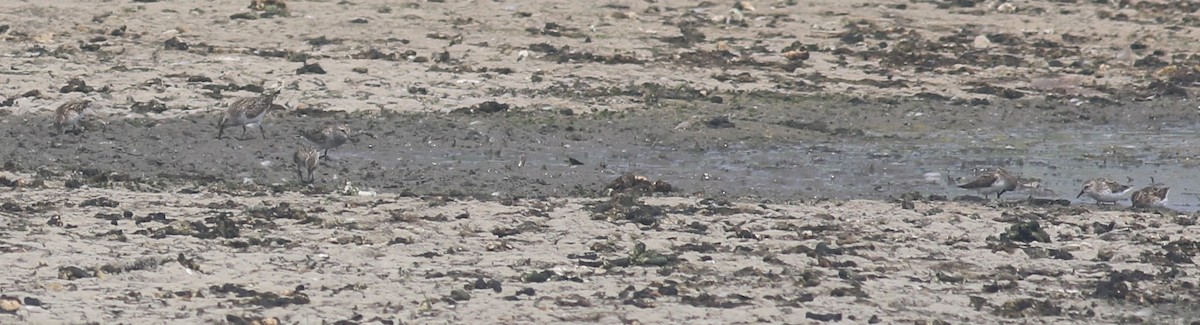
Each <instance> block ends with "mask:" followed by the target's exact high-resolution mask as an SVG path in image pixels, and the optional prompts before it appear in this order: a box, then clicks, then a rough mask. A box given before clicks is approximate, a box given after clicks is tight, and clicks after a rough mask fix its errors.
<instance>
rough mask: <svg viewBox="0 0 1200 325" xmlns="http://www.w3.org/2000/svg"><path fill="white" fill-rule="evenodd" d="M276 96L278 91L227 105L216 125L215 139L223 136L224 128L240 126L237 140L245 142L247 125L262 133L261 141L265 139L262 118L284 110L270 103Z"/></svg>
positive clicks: (282, 107) (281, 106) (241, 99)
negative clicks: (239, 134)
mask: <svg viewBox="0 0 1200 325" xmlns="http://www.w3.org/2000/svg"><path fill="white" fill-rule="evenodd" d="M276 96H279V91H270V92H268V93H264V94H262V95H259V96H255V97H245V98H240V99H238V100H236V101H234V102H233V103H232V104H229V108H228V109H226V110H225V115H223V116H221V122H219V123H217V129H218V131H217V139H220V138H221V136H222V135H224V134H225V128H227V127H231V126H239V125H240V126H242V136H241V137H239V140H245V137H246V126H247V125H255V126H258V131H259V132H261V133H262V137H263V139H266V138H267V131H266V130H264V129H263V126H262V122H263V117H264V116H266V115H267V113H270V112H271V111H282V110H286V108H285V107H284V106H283V105H279V104H275V103H272V102H274V101H275V97H276Z"/></svg>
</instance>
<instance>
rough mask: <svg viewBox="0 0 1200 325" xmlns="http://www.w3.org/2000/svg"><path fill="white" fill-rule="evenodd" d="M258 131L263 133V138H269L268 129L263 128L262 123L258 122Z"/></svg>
mask: <svg viewBox="0 0 1200 325" xmlns="http://www.w3.org/2000/svg"><path fill="white" fill-rule="evenodd" d="M258 132H260V133H262V138H263V139H266V138H267V130H265V129H263V126H262V123H259V124H258Z"/></svg>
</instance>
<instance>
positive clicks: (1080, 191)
mask: <svg viewBox="0 0 1200 325" xmlns="http://www.w3.org/2000/svg"><path fill="white" fill-rule="evenodd" d="M1083 192H1087V189H1082V190H1079V195H1076V196H1075V198H1076V199H1078V198H1079V197H1080V196H1083Z"/></svg>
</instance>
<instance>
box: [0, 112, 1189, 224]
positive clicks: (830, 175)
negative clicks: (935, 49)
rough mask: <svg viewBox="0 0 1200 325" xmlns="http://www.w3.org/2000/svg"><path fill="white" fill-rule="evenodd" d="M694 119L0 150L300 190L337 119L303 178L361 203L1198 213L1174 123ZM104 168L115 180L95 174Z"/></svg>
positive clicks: (130, 124) (16, 123) (450, 119)
mask: <svg viewBox="0 0 1200 325" xmlns="http://www.w3.org/2000/svg"><path fill="white" fill-rule="evenodd" d="M663 112H668V113H663ZM695 113H696V112H695V111H688V112H682V113H680V112H675V113H670V110H663V111H660V112H646V113H631V114H620V115H614V114H594V115H589V116H568V115H564V114H561V112H554V111H550V112H502V113H492V114H460V113H451V114H444V113H443V114H400V115H389V114H380V113H369V112H367V113H354V114H350V113H322V114H316V115H307V114H313V112H289V113H285V114H282V115H281V116H278V117H275V118H273V119H271V120H270V122H269V123H268V124H267V127H266V129H267V135H268V138H267V139H266V140H264V139H261V138H260V137H259V135H258V133H257V132H255V131H257V130H251V132H250V133H249V139H246V140H238V139H234V138H225V139H215V138H214V137H215V133H216V129H215V127H214V126H213V124H214V123H215V121H216V116H215V115H212V114H197V115H195V116H192V117H187V118H181V119H141V118H123V119H115V120H113V122H112V123H111V124H110V125H108V127H107V129H103V130H101V129H99V128H93V129H92V130H90V131H88V132H85V133H83V134H81V135H74V134H63V135H55V134H53V132H52V131H51V130H50V128H45V127H43V126H42V125H43V124H44V123H45V121H43V120H41V119H45V118H46V117H39V116H34V117H28V118H13V117H10V118H8V119H5V120H4V121H3V123H4V124H5V125H4V126H5V127H6V128H7V130H8V133H9V135H10V137H11V138H12V139H15V140H16V141H9V142H3V143H0V146H3V148H0V152H5V153H7V162H11V163H10V164H8V166H7V167H11V168H10V169H12V171H17V172H22V171H23V172H26V173H30V174H38V175H39V176H40V177H47V178H55V177H62V178H64V179H71V178H85V177H86V178H91V179H93V180H94V179H97V178H99V179H101V181H107V180H111V179H122V180H124V179H133V180H140V181H142V182H151V183H161V184H160V185H162V186H156V187H151V189H149V190H151V191H153V190H155V189H159V190H166V189H169V188H172V186H171V185H172V184H174V185H176V186H175V187H180V186H182V187H189V188H192V189H193V190H195V189H196V188H197V187H199V186H207V185H211V184H214V183H216V184H227V185H231V186H243V187H244V186H246V185H249V186H251V187H253V186H263V187H264V188H271V189H274V190H289V189H290V190H296V189H301V188H306V187H308V186H310V185H305V184H301V183H299V182H297V181H296V177H295V170H294V167H293V166H292V163H291V154H292V152H293V151H294V150H295V148H296V147H297V146H298V144H299V140H298V137H297V135H298V130H300V129H311V128H316V127H321V126H323V125H331V124H334V123H346V124H347V125H349V127H350V128H351V130H352V133H353V134H355V141H354V142H353V143H351V144H348V145H345V146H343V147H341V148H337V149H335V150H332V151H331V152H330V157H329V159H327V160H326V161H325V162H323V163H322V165H321V166H320V167H319V168H318V169H317V171H316V174H317V177H316V183H315V184H313V185H311V186H312V188H314V189H316V190H318V191H325V192H331V191H337V190H342V189H346V188H347V186H346V185H347V183H349V184H350V185H351V186H353V187H355V188H358V189H360V190H364V191H368V192H376V193H379V192H383V193H387V192H390V193H410V194H416V195H424V194H448V195H458V196H472V197H479V198H507V197H541V196H567V195H571V196H576V195H581V196H594V195H599V194H600V193H601V191H602V190H603V189H604V187H605V185H606V184H607V183H608V182H610V181H611V180H613V179H615V178H616V177H618V176H620V175H622V174H625V173H634V174H639V175H645V176H648V177H650V178H652V179H661V180H664V181H666V182H669V183H670V184H672V185H673V187H674V189H675V191H676V194H677V195H692V194H699V193H702V194H703V195H705V196H720V197H751V198H761V199H766V200H772V201H786V200H803V199H811V198H822V197H825V198H843V199H851V198H863V199H885V198H889V197H896V196H898V195H900V194H902V193H908V192H913V191H916V192H920V193H922V194H926V195H928V194H938V195H945V196H947V197H950V198H954V197H957V196H961V195H973V194H974V193H973V192H970V191H965V190H960V189H957V188H954V187H952V186H950V185H948V184H950V183H952V182H953V179H956V178H958V177H966V176H970V175H971V171H972V169H973V168H978V167H986V166H1005V167H1007V168H1008V169H1010V170H1011V171H1013V172H1015V173H1017V174H1019V175H1020V176H1021V177H1022V178H1025V179H1026V183H1027V184H1026V185H1029V188H1025V189H1022V190H1020V191H1018V192H1016V193H1012V194H1005V198H1006V199H1020V198H1025V197H1031V196H1032V197H1036V198H1050V199H1069V200H1072V201H1073V202H1076V203H1090V200H1089V199H1088V198H1086V197H1084V198H1083V199H1081V200H1076V199H1075V195H1076V194H1078V192H1079V189H1080V187H1081V184H1082V182H1083V181H1084V180H1085V179H1088V178H1092V177H1109V178H1112V179H1115V180H1117V181H1119V182H1122V183H1126V184H1132V185H1133V186H1134V187H1139V188H1140V187H1141V186H1145V185H1147V184H1149V183H1150V182H1151V177H1154V179H1155V180H1157V181H1159V182H1163V183H1166V184H1168V185H1169V186H1171V187H1172V191H1171V193H1170V196H1169V206H1170V207H1171V208H1173V209H1177V210H1182V211H1195V210H1197V209H1200V202H1198V201H1200V198H1198V197H1197V195H1196V192H1195V190H1194V189H1195V188H1197V186H1196V184H1195V180H1194V179H1192V178H1191V177H1190V176H1191V173H1190V172H1189V171H1190V169H1191V168H1193V167H1194V166H1195V164H1196V163H1195V160H1194V159H1192V157H1195V156H1196V151H1197V150H1193V149H1190V147H1189V144H1190V143H1191V139H1192V138H1193V137H1194V136H1195V132H1194V131H1191V129H1189V128H1186V127H1179V126H1175V127H1155V128H1153V129H1147V128H1145V127H1138V126H1137V125H1133V126H1131V125H1102V126H1096V125H1085V124H1082V123H1071V124H1041V125H1037V124H1031V125H1033V127H1031V128H993V129H972V130H956V129H944V130H942V131H935V132H903V131H889V132H882V131H878V130H891V129H889V126H887V125H886V123H884V124H881V125H875V126H872V125H870V122H869V121H868V122H863V123H859V124H853V125H854V126H857V127H863V126H867V127H873V129H865V130H866V131H863V129H850V128H840V127H834V126H826V125H823V124H822V125H821V126H820V127H816V128H814V127H807V126H806V127H801V128H797V127H796V125H797V123H796V122H794V121H795V120H796V119H795V118H792V117H789V116H787V115H788V114H792V113H789V112H787V111H769V110H764V111H762V112H759V113H756V114H749V113H744V112H743V113H739V114H732V113H728V112H720V111H718V112H717V113H710V114H707V115H704V114H695ZM727 116H733V118H728V117H727ZM764 116H765V117H764ZM768 117H769V118H768ZM781 121H782V122H781ZM801 124H803V123H801ZM831 124H836V125H852V123H848V122H833V123H831ZM877 124H878V123H877ZM804 125H809V124H804ZM813 129H815V130H817V131H813ZM893 129H894V128H893ZM229 131H231V132H230V133H231V134H232V135H233V136H238V135H240V130H236V129H232V130H229ZM114 173H115V174H121V175H124V176H123V177H111V176H104V177H96V175H109V174H114ZM173 182H174V183H173ZM92 186H113V184H108V183H103V182H102V184H92ZM1124 204H1125V205H1128V203H1127V202H1126V203H1124Z"/></svg>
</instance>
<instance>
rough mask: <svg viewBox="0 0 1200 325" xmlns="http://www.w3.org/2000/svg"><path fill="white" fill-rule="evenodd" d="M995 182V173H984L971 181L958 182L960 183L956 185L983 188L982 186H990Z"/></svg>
mask: <svg viewBox="0 0 1200 325" xmlns="http://www.w3.org/2000/svg"><path fill="white" fill-rule="evenodd" d="M995 183H996V173H988V174H986V175H979V177H977V178H975V180H973V181H971V182H970V183H966V184H960V185H958V187H959V188H984V187H989V186H992V184H995Z"/></svg>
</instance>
